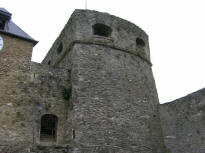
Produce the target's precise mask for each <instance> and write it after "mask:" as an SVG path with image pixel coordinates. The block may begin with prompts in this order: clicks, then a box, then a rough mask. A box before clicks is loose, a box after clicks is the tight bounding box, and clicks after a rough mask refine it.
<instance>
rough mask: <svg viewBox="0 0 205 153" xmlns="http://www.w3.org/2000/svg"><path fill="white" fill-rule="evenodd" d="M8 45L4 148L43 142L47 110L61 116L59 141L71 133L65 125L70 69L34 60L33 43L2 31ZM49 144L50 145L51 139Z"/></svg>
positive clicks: (2, 89) (2, 77)
mask: <svg viewBox="0 0 205 153" xmlns="http://www.w3.org/2000/svg"><path fill="white" fill-rule="evenodd" d="M1 36H2V37H3V40H4V48H3V50H2V51H1V52H0V116H1V117H0V152H4V153H6V152H12V153H14V152H19V153H20V152H21V153H22V152H24V151H25V152H26V151H28V149H29V148H30V147H31V146H32V145H39V144H40V145H41V142H40V141H39V137H40V120H41V116H42V115H44V114H55V115H56V116H57V117H58V121H59V122H58V133H57V141H56V142H55V143H52V144H64V143H65V142H66V138H67V137H69V136H68V134H66V133H65V130H64V129H65V128H66V129H69V127H68V124H67V122H66V120H67V118H68V111H69V108H70V107H71V105H70V104H69V101H68V100H64V98H63V96H62V88H63V86H64V85H66V84H68V83H69V80H70V78H69V73H67V70H62V69H58V70H56V69H54V68H51V67H49V66H43V65H41V64H37V63H31V60H30V59H31V52H32V47H33V44H32V43H30V42H28V41H25V40H22V39H19V38H15V37H11V36H9V35H5V34H1ZM46 145H49V144H48V143H47V144H46Z"/></svg>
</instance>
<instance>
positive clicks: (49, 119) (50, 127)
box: [40, 114, 58, 141]
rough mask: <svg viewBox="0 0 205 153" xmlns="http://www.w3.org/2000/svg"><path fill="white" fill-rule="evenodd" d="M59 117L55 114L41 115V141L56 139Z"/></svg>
mask: <svg viewBox="0 0 205 153" xmlns="http://www.w3.org/2000/svg"><path fill="white" fill-rule="evenodd" d="M57 125H58V117H57V116H56V115H53V114H45V115H43V116H42V117H41V131H40V140H41V141H56V138H57Z"/></svg>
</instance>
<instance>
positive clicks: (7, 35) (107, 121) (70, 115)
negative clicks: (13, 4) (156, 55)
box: [0, 9, 205, 153]
mask: <svg viewBox="0 0 205 153" xmlns="http://www.w3.org/2000/svg"><path fill="white" fill-rule="evenodd" d="M0 19H1V20H0V26H1V30H0V36H1V39H2V40H3V48H2V49H1V51H0V87H1V88H0V112H1V114H0V115H1V117H0V152H12V153H17V152H19V153H22V152H25V153H27V152H33V153H43V152H50V153H63V152H65V153H91V152H92V153H164V152H168V153H169V152H170V151H171V152H173V153H181V152H187V153H188V152H189V151H190V153H196V152H197V153H204V151H205V148H204V147H203V144H204V143H205V139H204V138H205V137H203V134H205V131H204V130H203V129H205V128H204V125H205V124H204V123H205V121H204V120H203V115H204V111H205V110H204V109H203V108H204V105H205V104H204V99H205V94H204V95H203V92H204V91H203V90H202V91H199V92H197V93H194V94H193V95H191V98H190V95H189V96H188V97H189V98H187V99H189V100H188V101H189V102H187V103H185V102H184V101H187V99H186V98H185V99H184V98H182V99H179V100H177V101H182V102H181V103H180V104H178V103H176V102H173V103H171V104H164V105H159V100H158V96H157V91H156V87H155V82H154V78H153V74H152V70H151V61H150V51H149V42H148V36H147V34H146V33H145V32H144V31H143V30H142V29H140V28H139V27H137V26H136V25H134V24H132V23H130V22H128V21H126V20H123V19H120V18H118V17H115V16H112V15H109V14H106V13H100V12H97V11H90V10H75V11H74V13H73V14H72V16H71V18H70V19H69V21H68V23H67V24H66V25H65V27H64V29H63V30H62V32H61V34H60V35H59V37H58V38H57V39H56V41H55V42H54V44H53V46H52V47H51V49H50V50H49V52H48V54H47V55H46V57H45V59H44V60H43V62H42V64H38V63H34V62H31V61H30V58H31V53H32V47H33V46H34V45H35V44H36V43H37V41H35V40H34V39H32V38H31V37H30V36H29V35H27V34H26V33H25V32H23V31H22V30H21V29H20V28H18V27H17V26H16V25H15V24H14V23H13V22H12V21H11V13H9V12H8V11H6V10H5V9H0ZM0 45H1V44H0ZM190 99H191V100H190ZM177 107H180V108H185V110H184V111H183V112H181V111H180V110H177ZM184 114H186V117H184ZM197 114H198V116H197ZM194 115H195V116H196V117H195V123H194V124H195V126H192V128H187V127H186V126H190V125H193V123H192V121H193V119H192V118H193V116H194ZM198 117H200V118H198ZM196 118H197V119H198V120H197V119H196ZM181 122H183V123H186V124H181ZM185 125H186V126H185ZM183 128H184V129H185V131H183V130H181V129H183ZM179 131H180V132H181V133H185V134H180V133H179ZM187 132H188V133H187ZM190 133H191V134H192V135H191V136H190ZM198 135H202V136H201V137H200V136H198ZM184 139H186V140H184ZM178 140H179V141H178ZM191 141H194V142H196V143H193V144H190V145H189V143H190V142H191ZM179 143H180V147H179V146H178V144H179ZM186 146H189V147H188V148H186Z"/></svg>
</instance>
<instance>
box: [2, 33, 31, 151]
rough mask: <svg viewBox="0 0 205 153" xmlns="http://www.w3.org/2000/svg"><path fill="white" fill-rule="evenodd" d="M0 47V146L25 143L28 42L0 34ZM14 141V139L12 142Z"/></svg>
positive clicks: (28, 63) (28, 105)
mask: <svg viewBox="0 0 205 153" xmlns="http://www.w3.org/2000/svg"><path fill="white" fill-rule="evenodd" d="M1 37H2V38H3V40H4V48H3V50H2V51H1V52H0V116H1V117H0V144H1V146H0V148H1V147H2V146H4V145H7V144H10V143H11V144H12V143H16V142H19V143H21V142H24V141H27V142H29V141H30V140H32V138H31V135H30V131H29V130H30V129H29V128H27V127H30V125H28V124H27V123H29V120H30V119H29V118H27V117H26V116H27V115H29V109H30V108H31V106H30V103H29V102H30V99H28V96H27V88H26V85H25V84H26V82H25V80H27V78H28V77H29V75H28V73H29V70H30V57H31V53H32V48H33V45H32V43H30V42H27V41H24V40H22V39H18V38H15V37H11V36H9V35H5V34H1ZM16 140H18V141H16Z"/></svg>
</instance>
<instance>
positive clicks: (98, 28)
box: [93, 23, 112, 37]
mask: <svg viewBox="0 0 205 153" xmlns="http://www.w3.org/2000/svg"><path fill="white" fill-rule="evenodd" d="M111 32H112V29H111V28H110V27H109V26H107V25H104V24H99V23H97V24H95V25H93V34H94V35H98V36H104V37H109V36H110V35H111Z"/></svg>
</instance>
